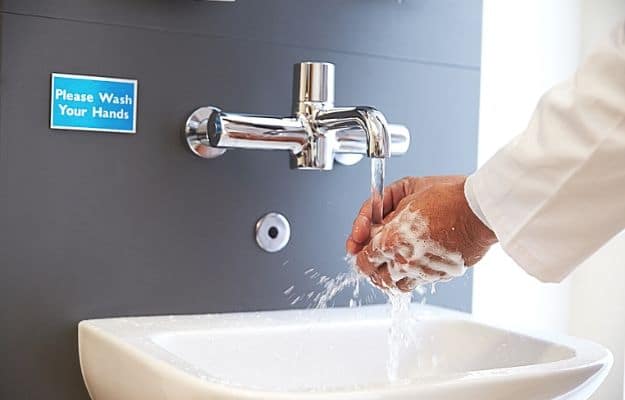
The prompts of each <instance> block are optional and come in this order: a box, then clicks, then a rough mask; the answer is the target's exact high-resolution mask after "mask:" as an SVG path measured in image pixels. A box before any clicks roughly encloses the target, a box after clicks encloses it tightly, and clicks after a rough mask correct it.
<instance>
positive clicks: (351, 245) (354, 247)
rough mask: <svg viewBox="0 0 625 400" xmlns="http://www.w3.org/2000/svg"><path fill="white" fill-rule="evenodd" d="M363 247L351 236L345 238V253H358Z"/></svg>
mask: <svg viewBox="0 0 625 400" xmlns="http://www.w3.org/2000/svg"><path fill="white" fill-rule="evenodd" d="M362 248H363V245H362V244H360V243H356V242H355V241H354V240H353V239H352V237H351V236H350V237H349V238H347V242H346V243H345V250H347V254H351V255H354V254H358V253H359V252H360V251H361V250H362Z"/></svg>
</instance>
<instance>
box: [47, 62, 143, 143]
mask: <svg viewBox="0 0 625 400" xmlns="http://www.w3.org/2000/svg"><path fill="white" fill-rule="evenodd" d="M136 125H137V81H136V80H132V79H117V78H105V77H98V76H84V75H68V74H52V89H51V99H50V128H51V129H71V130H79V131H100V132H119V133H135V132H136Z"/></svg>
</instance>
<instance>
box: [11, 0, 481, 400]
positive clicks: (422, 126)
mask: <svg viewBox="0 0 625 400" xmlns="http://www.w3.org/2000/svg"><path fill="white" fill-rule="evenodd" d="M0 4H1V6H0V9H1V10H2V11H1V14H0V18H1V47H0V51H1V53H0V54H1V55H0V57H1V58H0V60H1V61H0V62H1V64H0V79H1V86H0V304H1V306H0V307H1V308H0V354H2V356H1V357H2V358H1V360H2V362H1V363H0V398H1V399H44V398H45V399H59V400H61V399H62V400H77V399H86V398H87V395H86V392H85V391H84V389H83V385H82V382H81V377H80V371H79V366H78V362H77V351H76V324H77V323H78V321H80V320H82V319H86V318H97V317H108V316H118V315H147V314H168V313H205V312H223V311H242V310H265V309H275V308H289V307H291V306H290V304H289V300H288V299H287V298H286V297H285V296H284V295H283V294H282V291H283V290H284V289H285V288H286V287H289V286H291V285H295V286H296V290H298V291H300V292H305V291H308V290H310V289H311V288H312V287H313V284H312V283H311V282H310V281H309V279H308V278H306V277H305V276H304V273H303V271H304V270H305V269H307V268H309V267H316V268H317V270H318V271H320V272H322V273H325V274H328V275H334V274H336V273H337V272H339V271H343V270H345V268H346V265H345V263H344V262H343V261H342V258H343V256H344V249H343V243H344V240H345V238H346V235H347V233H348V231H349V228H350V223H351V220H352V218H353V216H354V212H355V211H356V209H357V207H358V205H359V204H360V202H361V201H362V200H363V199H364V198H365V197H366V195H367V192H368V188H367V182H368V164H367V163H366V162H363V163H361V164H359V165H358V166H354V167H342V166H337V167H336V168H335V169H334V170H333V171H331V172H329V173H320V172H308V171H296V170H289V169H288V155H287V154H283V153H272V152H265V153H263V152H243V151H240V152H236V151H232V152H229V153H227V154H226V155H225V156H224V157H222V158H220V159H218V160H213V161H205V160H201V159H198V158H194V157H193V156H192V155H191V154H190V153H189V152H188V151H187V150H186V149H185V148H184V147H183V146H182V144H181V141H180V137H179V132H180V128H181V126H182V124H183V121H184V120H185V118H186V116H187V115H188V113H189V112H190V111H192V110H193V109H195V108H196V107H198V106H200V105H208V104H215V105H218V106H221V107H222V108H224V109H225V110H231V111H242V112H251V113H269V114H287V113H289V111H290V109H291V107H290V101H291V78H292V64H294V63H296V62H298V61H301V60H323V61H331V62H334V63H336V74H337V87H336V91H337V96H336V97H337V104H340V105H356V104H367V105H374V106H376V107H378V108H379V109H381V110H383V111H384V112H385V114H386V115H387V118H388V119H389V120H390V121H392V122H398V123H404V124H406V125H408V127H409V128H410V130H411V132H412V135H413V136H412V137H413V142H412V147H411V149H410V152H409V154H408V155H406V156H405V157H403V158H398V159H393V160H392V161H391V162H390V163H389V169H388V175H389V177H390V178H391V179H396V178H399V177H401V176H404V175H422V174H448V173H468V172H470V171H471V170H473V168H474V166H475V160H476V141H477V140H476V139H477V121H478V97H479V56H480V27H481V1H479V0H404V1H403V2H401V3H398V2H397V1H394V0H350V1H348V0H342V1H335V0H317V1H295V0H265V1H259V0H247V1H246V0H238V1H237V2H236V3H210V2H195V1H191V0H178V1H173V0H5V1H4V2H2V3H0ZM51 72H64V73H80V74H95V75H98V74H99V75H104V76H118V77H128V78H137V79H138V80H139V108H138V132H137V134H136V135H119V134H94V133H80V132H78V133H77V132H59V131H50V130H49V129H48V128H47V126H48V108H49V80H50V73H51ZM272 210H274V211H280V212H282V213H284V214H285V215H287V216H288V217H289V219H290V221H291V224H292V228H293V236H292V241H291V243H290V244H289V246H288V247H287V248H286V249H285V250H284V251H283V252H280V253H277V254H267V253H264V252H262V251H260V250H259V249H258V248H257V247H256V244H255V242H254V240H253V235H252V231H253V225H254V222H255V221H256V219H257V218H258V217H259V216H261V215H262V214H263V213H265V212H267V211H272ZM287 261H288V263H286V265H283V264H285V262H287ZM470 295H471V276H470V274H469V275H468V276H467V277H465V278H463V279H460V280H457V281H455V282H453V283H449V284H447V285H441V286H440V288H439V291H438V293H437V294H436V295H435V296H430V297H429V300H428V302H429V303H434V304H440V305H444V306H449V307H453V308H458V309H464V310H468V309H470V303H471V301H470ZM380 300H381V298H380V297H378V298H377V301H380ZM344 302H345V298H341V299H339V301H338V303H339V304H344Z"/></svg>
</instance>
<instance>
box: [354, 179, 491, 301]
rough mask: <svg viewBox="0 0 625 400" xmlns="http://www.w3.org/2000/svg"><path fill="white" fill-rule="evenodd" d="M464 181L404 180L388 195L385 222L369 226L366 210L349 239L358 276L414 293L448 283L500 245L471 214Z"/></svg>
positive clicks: (365, 206)
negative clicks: (428, 285)
mask: <svg viewBox="0 0 625 400" xmlns="http://www.w3.org/2000/svg"><path fill="white" fill-rule="evenodd" d="M465 180H466V177H464V176H443V177H425V178H404V179H401V180H399V181H397V182H394V183H392V184H391V185H390V186H388V187H386V188H385V190H384V222H383V224H382V225H379V226H371V219H370V218H371V201H367V202H365V203H364V204H363V206H362V207H361V209H360V212H359V213H358V216H357V217H356V220H355V221H354V225H353V227H352V232H351V234H350V236H349V238H348V239H347V243H346V247H347V252H348V253H349V254H351V255H354V256H356V264H357V266H358V268H359V269H360V271H361V272H362V273H363V274H365V275H366V276H368V277H369V278H370V279H371V281H372V282H373V283H374V284H376V285H377V286H379V287H381V288H383V289H391V290H392V289H399V290H401V291H411V290H412V289H414V288H415V287H416V286H417V285H421V284H424V283H430V282H436V281H439V280H449V279H451V278H452V277H454V276H458V275H461V274H462V273H463V272H464V268H465V266H472V265H474V264H475V263H477V262H478V261H479V260H480V259H481V258H482V257H483V256H484V254H485V253H486V251H487V250H488V249H489V247H490V246H491V245H492V244H494V243H496V242H497V238H496V237H495V234H494V233H493V232H492V231H491V230H490V229H488V227H486V226H485V225H484V224H483V223H482V222H481V221H480V219H479V218H478V217H477V216H476V215H475V214H474V213H473V212H472V211H471V209H470V207H469V205H468V203H467V201H466V198H465V196H464V182H465Z"/></svg>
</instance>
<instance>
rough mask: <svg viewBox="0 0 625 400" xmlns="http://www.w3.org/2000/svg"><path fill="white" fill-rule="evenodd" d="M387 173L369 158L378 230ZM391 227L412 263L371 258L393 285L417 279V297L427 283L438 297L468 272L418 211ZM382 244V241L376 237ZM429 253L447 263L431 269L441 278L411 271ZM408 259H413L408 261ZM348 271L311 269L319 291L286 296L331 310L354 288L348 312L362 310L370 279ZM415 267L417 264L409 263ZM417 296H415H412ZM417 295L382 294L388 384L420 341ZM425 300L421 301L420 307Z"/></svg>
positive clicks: (351, 261)
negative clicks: (386, 311) (386, 308)
mask: <svg viewBox="0 0 625 400" xmlns="http://www.w3.org/2000/svg"><path fill="white" fill-rule="evenodd" d="M384 174H385V159H383V158H372V159H371V224H372V225H380V224H382V221H383V218H384ZM389 228H392V229H395V230H396V231H397V232H398V234H399V235H400V236H402V243H404V245H407V246H409V247H410V248H409V249H408V248H406V249H401V251H402V253H403V254H411V255H412V257H413V258H414V259H412V258H411V260H406V262H405V263H397V262H396V261H395V257H394V255H393V254H391V253H389V254H385V253H384V252H382V254H381V258H380V259H370V261H371V262H374V263H376V264H377V265H378V264H379V265H381V264H383V263H384V264H386V266H387V268H388V269H389V272H390V273H391V277H392V278H393V281H394V282H397V281H399V280H400V279H402V278H404V277H409V278H412V279H415V280H416V282H417V287H416V288H415V290H414V292H416V293H417V294H420V295H422V296H423V295H424V294H425V288H424V285H425V284H432V293H433V292H434V284H435V283H436V282H437V281H441V280H442V281H446V280H449V279H451V278H453V277H456V276H460V275H462V274H463V273H464V270H465V267H464V261H463V260H462V256H461V255H460V254H457V253H453V252H449V251H447V250H446V249H444V248H443V247H442V246H440V245H439V244H438V243H436V242H434V241H432V240H431V239H429V237H428V236H429V232H428V223H427V220H425V219H424V218H422V217H421V215H420V214H419V212H411V211H409V210H404V211H402V212H401V213H399V214H398V215H397V217H396V218H394V220H393V221H390V222H389ZM375 236H376V235H372V237H373V238H372V243H375V240H376V237H375ZM377 239H379V238H377ZM426 253H431V254H434V255H435V256H437V257H439V258H440V260H443V261H445V262H444V263H443V262H436V263H430V264H428V266H429V267H430V269H432V270H434V271H437V272H442V273H443V274H439V273H435V274H430V273H426V272H424V271H422V270H420V269H419V268H415V267H412V266H411V265H415V264H417V263H418V261H420V257H422V256H423V255H424V254H426ZM409 258H410V257H409ZM347 262H348V264H349V265H350V267H351V268H350V270H349V271H347V272H341V273H339V274H337V275H336V276H334V277H329V276H327V275H322V274H320V273H319V272H316V271H315V268H309V269H307V270H306V271H305V275H306V276H307V277H308V278H309V279H311V280H314V281H315V283H316V284H317V285H319V286H320V289H319V290H315V291H310V292H308V293H306V294H304V293H299V294H298V293H295V292H294V291H293V289H294V286H291V287H289V288H288V289H286V290H285V291H284V294H285V295H287V296H288V297H289V299H290V300H291V304H292V305H295V304H296V303H300V302H307V303H308V307H311V308H327V307H330V306H333V305H334V303H333V300H334V299H335V297H336V296H337V295H338V294H339V293H340V292H342V291H343V290H345V289H347V288H350V287H353V289H354V290H353V294H352V296H351V299H350V301H349V305H350V307H354V306H359V305H361V301H362V300H361V299H360V297H361V296H360V295H361V290H360V282H361V281H362V280H366V279H367V278H366V277H365V276H364V275H362V274H361V273H360V272H359V270H358V267H357V265H356V263H355V258H354V257H353V256H348V257H347ZM410 262H413V263H414V264H410ZM414 292H413V293H414ZM413 293H403V292H401V291H400V290H398V289H386V290H384V294H385V295H386V296H387V297H388V303H389V304H390V308H391V310H390V324H389V331H388V338H387V342H388V359H387V363H386V372H387V376H388V380H389V382H390V383H396V382H398V381H400V376H401V374H400V372H401V362H400V361H401V356H402V354H404V353H405V352H406V350H407V349H408V348H409V347H410V346H413V345H415V343H418V340H417V339H418V338H417V337H416V333H415V332H417V329H416V326H415V324H416V322H417V321H416V320H415V318H414V316H413V315H412V313H411V312H410V305H411V300H412V294H413ZM424 300H425V297H423V298H422V303H423V302H424Z"/></svg>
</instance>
